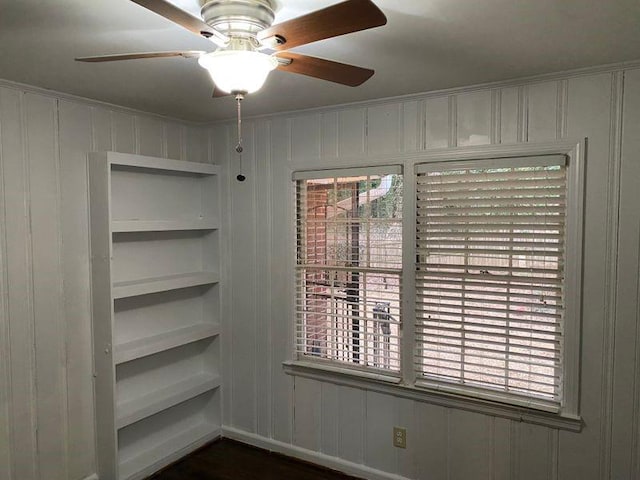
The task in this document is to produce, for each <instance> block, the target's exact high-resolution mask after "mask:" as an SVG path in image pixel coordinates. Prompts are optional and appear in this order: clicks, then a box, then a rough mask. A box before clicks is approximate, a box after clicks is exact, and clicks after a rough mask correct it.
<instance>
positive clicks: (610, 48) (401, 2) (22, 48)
mask: <svg viewBox="0 0 640 480" xmlns="http://www.w3.org/2000/svg"><path fill="white" fill-rule="evenodd" d="M374 1H375V2H376V3H377V5H378V6H379V7H380V8H381V9H382V10H383V11H384V12H385V14H386V15H387V18H388V20H389V21H388V24H387V25H386V26H384V27H380V28H377V29H373V30H369V31H364V32H358V33H353V34H350V35H345V36H343V37H339V38H335V39H329V40H325V41H321V42H317V43H314V44H311V45H307V46H304V47H299V48H297V49H295V51H298V52H301V53H306V54H310V55H315V56H319V57H324V58H329V59H332V60H337V61H341V62H344V63H352V64H355V65H359V66H364V67H369V68H373V69H375V70H376V74H375V75H374V77H373V78H372V79H371V80H369V81H368V82H367V83H365V84H364V85H362V86H360V87H356V88H351V87H345V86H341V85H335V84H331V83H329V82H323V81H320V80H316V79H312V78H308V77H304V76H300V75H295V74H290V73H288V74H287V73H282V72H273V73H272V74H271V75H270V77H269V79H268V80H267V84H266V85H265V87H263V89H262V90H261V91H260V92H258V93H256V94H254V95H251V96H249V97H248V98H247V100H246V101H245V102H244V109H245V113H246V114H247V115H255V114H264V113H273V112H278V111H286V110H296V109H301V108H308V107H315V106H321V105H332V104H339V103H345V102H352V101H358V100H367V99H372V98H380V97H389V96H395V95H402V94H409V93H416V92H425V91H430V90H436V89H441V88H448V87H455V86H461V85H471V84H476V83H482V82H488V81H494V80H502V79H508V78H516V77H522V76H529V75H536V74H541V73H547V72H554V71H560V70H567V69H573V68H578V67H585V66H590V65H599V64H606V63H614V62H621V61H627V60H637V59H640V1H638V0H473V1H471V0H374ZM174 3H176V4H178V5H180V6H182V7H183V8H185V9H187V10H190V11H192V12H194V13H196V12H197V11H198V7H197V0H174ZM334 3H338V1H337V0H280V4H281V5H282V8H281V9H280V11H279V12H278V15H277V17H276V23H278V22H279V21H282V20H283V19H286V18H291V17H296V16H299V15H302V14H304V13H308V12H311V11H313V10H317V9H319V8H323V7H325V6H327V5H331V4H334ZM176 49H196V50H213V45H212V44H211V43H210V42H208V41H207V40H205V39H202V38H199V37H196V36H195V35H193V34H191V33H189V32H187V31H186V30H184V29H182V28H181V27H179V26H177V25H174V24H172V23H171V22H169V21H167V20H165V19H163V18H162V17H159V16H157V15H155V14H153V13H151V12H149V11H148V10H145V9H144V8H142V7H139V6H138V5H136V4H134V3H132V2H130V1H129V0H0V78H4V79H7V80H13V81H17V82H22V83H27V84H31V85H36V86H39V87H44V88H48V89H52V90H57V91H60V92H66V93H70V94H75V95H79V96H82V97H88V98H93V99H97V100H102V101H106V102H110V103H114V104H118V105H124V106H129V107H133V108H137V109H141V110H145V111H150V112H156V113H160V114H164V115H168V116H172V117H176V118H183V119H188V120H194V121H212V120H218V119H223V118H230V117H232V116H233V115H234V101H233V99H232V98H231V97H225V98H217V99H213V98H211V91H212V85H211V81H210V79H209V77H208V75H207V73H206V72H205V71H204V70H203V69H202V68H201V67H199V66H198V64H197V61H196V60H195V59H183V58H167V59H151V60H135V61H126V62H115V63H102V64H86V63H78V62H74V60H73V59H74V57H76V56H88V55H102V54H108V53H125V52H136V51H138V52H144V51H154V50H176Z"/></svg>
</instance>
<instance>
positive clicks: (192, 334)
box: [114, 323, 220, 365]
mask: <svg viewBox="0 0 640 480" xmlns="http://www.w3.org/2000/svg"><path fill="white" fill-rule="evenodd" d="M219 333H220V327H219V326H218V325H214V324H210V323H200V324H197V325H191V326H188V327H184V328H180V329H178V330H173V331H171V332H166V333H161V334H158V335H153V336H149V337H144V338H139V339H137V340H133V341H130V342H127V343H122V344H119V345H116V346H115V349H114V361H115V363H116V365H117V364H120V363H125V362H129V361H131V360H135V359H136V358H142V357H146V356H148V355H153V354H154V353H158V352H162V351H164V350H169V349H170V348H175V347H179V346H181V345H186V344H188V343H192V342H197V341H198V340H203V339H205V338H210V337H215V336H216V335H218V334H219Z"/></svg>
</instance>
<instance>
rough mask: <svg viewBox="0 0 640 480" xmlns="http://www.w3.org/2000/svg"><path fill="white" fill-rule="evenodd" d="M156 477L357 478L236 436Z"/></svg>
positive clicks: (158, 479) (175, 479)
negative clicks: (254, 444)
mask: <svg viewBox="0 0 640 480" xmlns="http://www.w3.org/2000/svg"><path fill="white" fill-rule="evenodd" d="M151 478H152V479H153V480H192V479H193V480H196V479H197V480H257V479H260V480H286V479H295V480H354V479H355V477H350V476H348V475H343V474H341V473H338V472H333V471H331V470H326V469H324V468H322V467H316V466H315V465H311V464H308V463H304V462H300V461H297V460H294V459H292V458H289V457H285V456H283V455H279V454H277V453H270V452H268V451H266V450H260V449H258V448H254V447H251V446H248V445H245V444H242V443H238V442H234V441H233V440H227V439H223V440H218V441H216V442H214V443H212V444H210V445H208V446H206V447H204V448H201V449H200V450H198V451H197V452H194V453H192V454H191V455H189V456H188V457H186V458H184V459H183V460H180V461H179V462H177V463H175V464H173V465H171V466H169V467H168V468H166V469H165V470H162V471H161V472H159V473H157V474H156V475H154V476H153V477H151Z"/></svg>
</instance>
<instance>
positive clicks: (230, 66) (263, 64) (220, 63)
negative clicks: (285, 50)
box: [198, 50, 278, 93]
mask: <svg viewBox="0 0 640 480" xmlns="http://www.w3.org/2000/svg"><path fill="white" fill-rule="evenodd" d="M198 63H199V64H200V66H202V67H203V68H205V69H207V70H208V72H209V75H211V79H212V80H213V82H214V83H215V84H216V87H218V88H219V89H220V90H222V91H223V92H226V93H235V92H242V93H253V92H255V91H257V90H260V88H261V87H262V85H264V82H265V81H266V80H267V77H268V76H269V72H271V70H273V69H275V68H276V67H277V66H278V60H276V58H275V57H272V56H271V55H267V54H265V53H260V52H252V51H247V50H219V51H217V52H212V53H208V54H206V55H202V56H201V57H200V58H199V59H198Z"/></svg>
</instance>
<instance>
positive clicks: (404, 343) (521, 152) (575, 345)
mask: <svg viewBox="0 0 640 480" xmlns="http://www.w3.org/2000/svg"><path fill="white" fill-rule="evenodd" d="M586 144H587V140H586V139H581V140H560V141H554V142H546V143H522V144H513V145H484V146H474V147H461V148H448V149H440V150H432V151H419V152H413V153H406V154H397V155H385V156H382V155H367V156H363V157H361V158H357V159H350V160H351V162H352V164H351V165H353V167H355V168H345V169H342V168H332V169H331V170H329V169H327V167H326V166H325V167H324V168H322V167H321V168H318V169H312V166H310V167H309V170H305V172H306V173H307V174H308V173H309V172H316V173H317V174H320V175H322V174H327V173H329V172H331V171H336V170H340V171H341V174H342V173H345V174H346V173H347V172H349V171H353V170H359V171H360V172H362V171H370V172H372V171H375V169H376V168H380V166H388V165H398V164H402V165H403V166H404V168H403V169H402V173H403V178H404V182H403V195H404V198H403V212H402V214H403V229H402V232H403V242H402V243H403V254H402V256H403V273H402V291H401V312H402V319H403V320H402V322H403V325H402V338H401V343H400V349H401V352H400V357H401V370H400V371H401V379H398V378H397V377H393V376H386V375H378V374H370V373H369V372H359V371H357V370H351V369H349V368H340V367H336V366H335V365H333V364H330V365H328V364H321V363H323V362H319V363H318V362H312V361H300V360H297V359H296V357H295V355H294V354H293V351H292V354H291V356H290V360H288V361H286V362H284V363H283V369H284V371H285V373H287V374H289V375H295V376H301V377H305V378H310V379H315V380H319V381H325V382H331V383H335V384H339V385H347V386H352V387H357V388H362V389H365V390H370V391H377V392H380V393H385V394H389V395H394V396H396V397H400V398H408V399H412V400H416V401H421V402H426V403H431V404H435V405H441V406H445V407H449V408H459V409H464V410H469V411H475V412H478V413H483V414H487V415H493V416H498V417H502V418H509V419H514V420H518V421H524V422H528V423H534V424H539V425H545V426H550V427H553V428H559V429H562V430H568V431H574V432H579V431H581V429H582V419H581V417H580V414H579V410H580V401H579V393H580V353H581V352H580V348H581V316H582V311H581V308H582V274H583V263H584V262H583V243H584V234H583V232H584V227H583V221H584V189H585V152H586ZM545 155H563V156H565V157H566V159H567V172H566V175H567V224H566V228H567V230H566V239H565V245H566V246H567V256H566V265H565V274H566V277H565V292H566V293H565V324H564V332H565V339H564V355H563V360H564V372H563V374H564V375H563V379H562V385H563V398H562V404H561V408H560V410H559V411H557V412H550V411H545V410H544V409H541V408H539V406H537V405H535V402H531V404H527V403H526V402H522V403H521V404H514V403H505V399H504V398H500V397H499V396H496V397H492V396H491V395H486V394H484V395H483V394H474V393H473V391H472V389H461V390H460V391H457V390H456V389H451V388H442V386H441V385H439V384H437V383H435V384H434V383H430V384H429V385H424V384H421V382H418V383H416V376H415V372H414V367H413V358H414V348H415V345H416V344H415V316H414V315H415V314H414V309H415V296H416V290H415V269H414V264H415V258H416V256H415V255H416V246H415V238H416V216H417V213H416V204H415V202H416V182H417V170H418V169H419V168H420V167H419V165H421V164H429V163H441V162H465V163H466V162H468V161H481V160H489V159H501V161H503V160H505V159H506V160H508V159H510V158H519V157H535V156H545ZM362 165H366V166H365V167H362ZM362 169H364V170H362ZM301 173H302V171H298V172H294V175H293V176H294V178H295V177H296V175H300V174H301ZM295 221H296V218H295V212H294V215H293V221H292V225H295ZM294 253H295V249H294ZM292 281H295V279H292ZM292 290H293V289H292ZM291 316H293V311H292V313H291ZM294 329H295V319H293V323H291V324H290V331H291V332H294Z"/></svg>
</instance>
